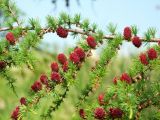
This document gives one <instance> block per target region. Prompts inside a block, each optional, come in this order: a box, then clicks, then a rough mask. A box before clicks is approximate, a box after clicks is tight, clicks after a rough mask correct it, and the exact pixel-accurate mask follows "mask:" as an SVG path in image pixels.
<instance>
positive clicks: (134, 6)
mask: <svg viewBox="0 0 160 120" xmlns="http://www.w3.org/2000/svg"><path fill="white" fill-rule="evenodd" d="M15 1H16V4H17V6H18V7H19V8H20V9H21V10H22V11H23V12H24V13H26V16H25V18H26V19H28V18H32V17H33V18H38V19H39V20H40V22H41V23H42V24H43V25H44V24H45V17H46V16H47V15H52V16H58V14H59V13H60V12H62V11H63V12H64V11H65V12H66V13H68V14H70V15H74V14H76V13H80V14H81V16H82V18H88V19H89V20H90V21H91V22H92V23H94V22H95V23H97V24H98V26H99V28H101V29H103V31H104V30H105V29H106V26H107V24H108V23H110V22H112V23H115V24H117V25H118V31H119V32H120V31H121V32H122V31H123V28H124V27H125V26H129V25H137V26H138V27H139V28H140V32H139V34H140V35H142V34H143V33H144V32H145V31H146V30H147V28H148V27H156V28H157V30H158V33H159V35H158V34H157V37H160V31H159V30H160V9H159V10H157V9H156V6H157V7H158V6H160V0H96V1H95V2H93V1H91V0H80V3H81V5H80V6H78V5H77V3H76V0H70V1H71V4H70V8H66V7H65V3H64V0H58V2H57V8H56V9H55V8H54V5H53V4H51V0H15ZM76 41H77V40H73V38H72V37H68V38H67V39H62V38H59V37H58V36H57V35H55V34H49V35H45V37H44V40H43V42H45V43H49V44H57V45H58V46H59V50H58V51H59V52H62V51H63V49H62V48H63V47H65V46H66V45H68V46H75V43H76ZM141 49H142V48H141ZM141 49H137V48H135V47H134V46H133V45H131V43H126V42H125V43H124V44H123V47H122V49H121V50H120V52H119V54H120V55H128V54H132V53H135V52H139V51H141Z"/></svg>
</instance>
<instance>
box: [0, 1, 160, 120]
mask: <svg viewBox="0 0 160 120" xmlns="http://www.w3.org/2000/svg"><path fill="white" fill-rule="evenodd" d="M53 2H54V1H51V0H15V4H16V5H17V7H18V8H19V9H20V10H21V11H22V12H23V15H22V16H21V19H24V20H25V22H26V23H27V20H28V19H29V18H37V19H39V21H40V23H41V24H42V25H45V24H46V19H45V18H46V16H47V15H52V16H57V17H58V15H59V13H60V12H66V13H68V14H70V15H74V14H76V13H80V14H81V16H82V18H88V19H89V20H90V21H91V23H97V24H98V26H99V28H100V29H103V30H104V31H105V30H106V31H107V24H108V23H110V22H112V23H114V24H117V26H118V28H117V31H118V32H121V31H123V28H124V27H125V26H128V25H137V26H138V28H139V35H141V36H142V35H143V34H144V32H145V31H146V30H147V28H149V27H155V28H156V29H157V33H160V31H159V30H158V29H159V26H160V22H159V20H160V1H159V0H70V1H69V2H70V4H69V6H66V2H65V0H57V1H56V3H54V4H53ZM2 15H3V14H2ZM1 17H3V16H1ZM0 24H1V25H2V26H3V22H1V23H0ZM159 36H160V35H158V34H157V37H159ZM76 43H77V39H73V38H72V37H68V38H67V39H62V38H59V37H58V36H57V35H55V34H54V33H49V34H45V35H44V39H43V40H42V41H41V43H40V44H39V47H40V48H42V51H39V50H34V51H33V52H34V53H35V55H36V58H38V61H37V63H36V65H37V67H36V69H35V70H34V71H31V70H29V69H27V67H26V66H24V67H23V68H12V70H11V71H12V74H13V77H15V78H16V79H17V81H16V86H17V87H16V90H17V91H18V95H19V97H18V98H17V97H16V96H15V95H14V94H13V92H12V91H11V89H9V87H8V86H7V85H6V81H5V80H4V79H3V78H0V88H1V90H0V120H8V119H10V118H9V117H10V116H9V114H10V112H11V111H12V110H13V108H14V107H15V106H16V105H17V104H18V101H19V98H20V97H22V96H27V95H28V92H29V89H30V86H31V84H32V83H33V82H34V81H35V80H37V79H38V78H39V75H40V74H41V73H44V72H45V73H47V72H48V71H49V69H48V67H49V66H50V63H51V62H52V61H54V60H55V58H56V55H57V54H58V53H61V52H64V53H65V52H66V50H67V49H68V48H70V47H74V46H75V45H76ZM148 46H149V45H146V44H145V45H143V46H142V47H141V48H140V49H137V48H136V47H134V46H133V45H132V44H131V43H129V42H124V43H123V45H122V47H121V50H120V51H119V52H118V56H116V57H115V58H113V60H112V62H111V64H110V65H109V67H108V68H109V69H108V72H107V73H106V76H105V77H104V78H103V81H104V84H103V86H102V88H101V89H99V91H101V92H103V90H104V89H106V87H107V86H108V85H110V84H111V81H112V79H113V77H114V76H115V75H120V74H121V73H122V72H123V71H125V70H126V69H127V68H129V66H130V65H131V64H132V61H131V59H132V58H134V57H135V56H136V55H137V54H138V53H140V52H141V51H143V50H144V49H146V48H147V47H148ZM102 48H103V46H102V47H100V48H99V49H98V50H96V51H92V52H93V54H94V55H93V57H91V58H90V59H88V60H87V62H86V63H85V65H84V66H83V68H82V69H81V71H80V72H79V74H78V78H77V80H76V81H77V83H76V85H75V86H73V87H72V88H71V90H70V92H69V93H68V95H67V98H66V99H65V100H64V103H63V104H62V105H61V107H60V108H59V110H58V111H56V112H55V113H54V114H53V116H54V120H71V119H72V118H73V116H75V115H76V114H75V104H76V102H77V100H78V99H77V96H78V95H79V92H80V90H82V89H83V88H84V86H85V84H86V83H87V81H88V71H89V69H90V67H91V66H93V65H94V62H95V61H96V60H98V57H99V56H98V54H99V53H100V52H101V50H102ZM153 74H154V73H153ZM154 78H155V79H156V78H158V75H157V74H155V75H154ZM96 97H97V94H95V95H93V96H92V97H91V98H90V100H89V102H91V101H94V100H95V99H94V98H96ZM47 100H48V99H44V100H42V101H41V105H40V107H41V108H40V110H39V111H37V114H30V115H28V117H27V118H26V120H39V119H40V118H39V113H41V112H43V110H45V109H46V106H47V105H49V102H48V101H47ZM49 100H52V97H50V99H49ZM146 120H151V118H149V115H148V116H147V114H146Z"/></svg>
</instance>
